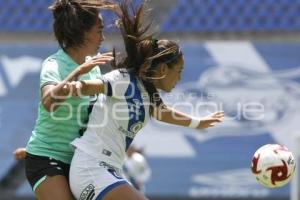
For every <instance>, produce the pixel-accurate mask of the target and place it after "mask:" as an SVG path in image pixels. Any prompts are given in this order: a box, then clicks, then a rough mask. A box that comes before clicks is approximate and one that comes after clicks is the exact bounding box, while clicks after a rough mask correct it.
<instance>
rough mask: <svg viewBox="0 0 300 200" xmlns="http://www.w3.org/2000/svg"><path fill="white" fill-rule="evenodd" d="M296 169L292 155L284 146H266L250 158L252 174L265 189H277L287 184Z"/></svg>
mask: <svg viewBox="0 0 300 200" xmlns="http://www.w3.org/2000/svg"><path fill="white" fill-rule="evenodd" d="M295 168H296V163H295V159H294V156H293V154H292V153H291V152H290V151H289V150H288V148H286V147H285V146H282V145H279V144H266V145H264V146H262V147H260V148H259V149H258V150H257V151H256V152H255V153H254V155H253V158H252V166H251V169H252V173H253V175H254V176H255V178H256V180H257V181H258V182H259V183H260V184H262V185H263V186H265V187H268V188H277V187H282V186H283V185H285V184H287V183H288V182H289V181H290V180H291V178H292V176H293V174H294V172H295Z"/></svg>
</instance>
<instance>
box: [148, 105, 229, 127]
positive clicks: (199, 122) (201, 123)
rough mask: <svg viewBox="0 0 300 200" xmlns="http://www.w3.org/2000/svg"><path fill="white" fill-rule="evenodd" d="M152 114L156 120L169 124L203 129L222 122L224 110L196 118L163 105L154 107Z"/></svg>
mask: <svg viewBox="0 0 300 200" xmlns="http://www.w3.org/2000/svg"><path fill="white" fill-rule="evenodd" d="M153 116H154V117H155V118H156V119H157V120H159V121H162V122H166V123H169V124H174V125H179V126H186V127H191V128H195V129H205V128H209V127H213V126H214V125H215V124H217V123H219V122H222V121H223V118H224V112H223V111H218V112H214V113H212V114H210V115H207V116H205V117H203V118H196V117H193V116H190V115H187V114H185V113H182V112H179V111H177V110H175V109H172V108H171V107H169V106H166V105H163V106H159V107H156V108H155V109H154V112H153Z"/></svg>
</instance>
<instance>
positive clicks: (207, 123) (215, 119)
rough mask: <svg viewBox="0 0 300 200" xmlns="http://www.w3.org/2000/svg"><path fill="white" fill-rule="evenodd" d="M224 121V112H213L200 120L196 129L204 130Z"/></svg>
mask: <svg viewBox="0 0 300 200" xmlns="http://www.w3.org/2000/svg"><path fill="white" fill-rule="evenodd" d="M223 119H224V111H219V112H214V113H212V114H210V115H207V116H205V117H203V118H201V121H200V123H199V125H198V127H197V129H205V128H209V127H213V126H215V125H216V124H217V123H220V122H222V121H223Z"/></svg>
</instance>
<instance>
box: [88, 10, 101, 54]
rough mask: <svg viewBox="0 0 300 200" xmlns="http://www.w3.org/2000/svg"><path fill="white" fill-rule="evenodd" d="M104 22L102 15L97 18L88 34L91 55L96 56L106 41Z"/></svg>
mask: <svg viewBox="0 0 300 200" xmlns="http://www.w3.org/2000/svg"><path fill="white" fill-rule="evenodd" d="M103 28H104V25H103V20H102V17H101V15H99V17H98V18H97V21H96V23H95V24H94V26H93V27H92V28H91V29H90V30H89V31H87V32H86V34H85V37H86V47H87V48H88V49H89V53H90V54H91V55H94V54H96V53H97V51H98V49H99V47H100V45H101V42H102V41H103V40H104V39H105V38H104V35H103Z"/></svg>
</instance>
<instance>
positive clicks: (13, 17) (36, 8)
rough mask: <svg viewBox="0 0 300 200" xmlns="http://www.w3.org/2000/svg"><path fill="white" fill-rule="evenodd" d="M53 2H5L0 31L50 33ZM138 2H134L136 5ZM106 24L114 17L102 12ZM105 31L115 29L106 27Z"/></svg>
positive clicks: (45, 0) (48, 0)
mask: <svg viewBox="0 0 300 200" xmlns="http://www.w3.org/2000/svg"><path fill="white" fill-rule="evenodd" d="M52 2H53V0H43V1H37V0H6V1H5V5H3V4H2V5H0V31H7V32H51V31H52V22H53V20H52V14H51V12H50V11H49V10H48V7H49V5H51V3H52ZM139 2H140V0H134V1H133V3H134V5H137V4H138V3H139ZM103 15H104V16H103V17H104V20H105V21H106V19H108V20H107V21H106V24H108V25H111V24H112V20H111V19H115V18H116V16H114V15H113V13H112V12H108V11H103ZM106 29H107V30H106V31H109V32H110V31H115V30H116V29H115V28H111V27H106Z"/></svg>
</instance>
